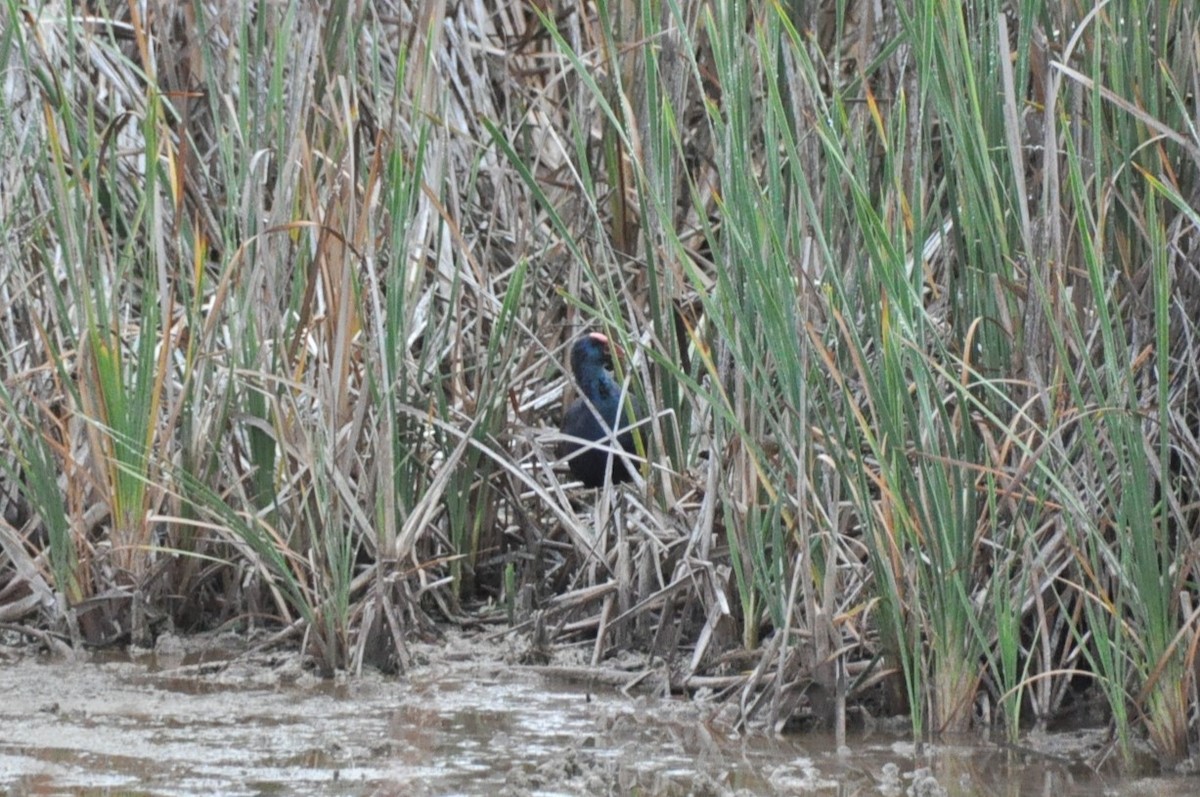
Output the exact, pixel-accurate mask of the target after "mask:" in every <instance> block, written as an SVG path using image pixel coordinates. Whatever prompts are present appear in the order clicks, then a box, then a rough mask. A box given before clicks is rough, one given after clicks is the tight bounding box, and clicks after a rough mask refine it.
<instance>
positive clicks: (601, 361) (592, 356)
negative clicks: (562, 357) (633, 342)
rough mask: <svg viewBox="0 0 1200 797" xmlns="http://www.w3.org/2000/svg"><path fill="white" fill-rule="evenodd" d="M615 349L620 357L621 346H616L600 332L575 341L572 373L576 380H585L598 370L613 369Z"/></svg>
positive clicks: (572, 351) (572, 354)
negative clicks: (588, 375)
mask: <svg viewBox="0 0 1200 797" xmlns="http://www.w3.org/2000/svg"><path fill="white" fill-rule="evenodd" d="M613 349H616V351H617V354H618V355H619V354H620V353H621V349H620V347H619V346H614V345H613V344H612V343H610V342H609V340H608V338H607V337H605V336H604V335H602V334H601V333H599V332H592V333H591V334H588V335H584V336H583V337H582V338H580V339H579V340H577V341H575V345H574V346H573V347H572V348H571V371H572V372H573V373H574V374H575V378H576V379H583V378H584V377H585V376H586V375H587V374H589V373H592V372H594V371H595V369H597V368H601V369H605V370H607V369H611V368H612V367H613Z"/></svg>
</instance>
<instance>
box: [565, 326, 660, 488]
mask: <svg viewBox="0 0 1200 797" xmlns="http://www.w3.org/2000/svg"><path fill="white" fill-rule="evenodd" d="M611 367H612V346H611V344H609V342H608V338H607V337H605V336H604V335H602V334H601V333H599V332H592V333H590V334H588V335H584V336H583V337H582V338H580V339H579V340H577V341H575V345H574V346H572V347H571V373H572V374H573V375H574V377H575V384H576V385H577V386H578V387H579V392H580V393H581V394H582V395H580V397H579V398H577V399H575V401H573V402H571V406H569V407H567V412H566V414H565V415H564V416H563V424H562V433H563V434H564V435H569V436H571V437H577V438H581V439H583V440H589V441H593V442H596V443H598V444H599V445H600V446H603V447H601V448H588V447H586V446H585V445H583V444H582V443H579V442H577V441H575V440H563V441H562V442H561V443H559V445H558V455H559V457H562V458H565V459H566V460H567V467H569V468H570V469H571V473H572V475H574V476H575V478H576V479H578V480H579V481H581V482H583V484H584V486H585V487H601V486H603V485H604V480H605V476H606V475H607V474H608V472H609V461H610V460H611V461H612V481H613V484H619V483H621V482H627V481H630V480H631V479H632V478H633V474H632V471H631V468H632V467H633V466H632V465H631V464H630V463H629V462H627V461H626V459H625V457H621V456H617V457H613V456H612V455H611V454H610V452H609V451H607V450H605V447H606V448H608V449H611V448H612V441H611V434H612V430H613V429H618V430H619V429H624V431H622V432H621V433H620V434H618V435H617V441H618V442H620V444H621V448H623V449H625V451H627V452H629V453H630V454H635V455H636V454H637V447H636V445H635V444H634V440H633V430H632V429H630V428H628V427H630V426H631V425H633V424H636V422H637V421H638V420H640V419H641V417H642V416H643V414H644V413H643V412H642V408H641V405H640V402H638V401H637V400H636V399H631V398H630V399H626V401H627V402H628V403H627V404H626V407H627V408H631V409H632V410H633V416H634V418H633V419H632V421H631V419H630V417H629V413H628V412H625V411H622V409H621V405H620V401H621V388H620V386H619V385H618V384H617V383H616V380H614V379H613V378H612V375H611V374H609V372H608V369H610V368H611Z"/></svg>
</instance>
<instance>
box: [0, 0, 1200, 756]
mask: <svg viewBox="0 0 1200 797" xmlns="http://www.w3.org/2000/svg"><path fill="white" fill-rule="evenodd" d="M1197 25H1198V22H1197V18H1196V11H1195V9H1194V8H1193V7H1192V6H1191V5H1190V4H1188V3H1178V2H1170V1H1169V0H1129V2H1124V3H1119V4H1118V3H1100V4H1093V3H1090V2H1088V3H1081V2H1058V1H1057V0H1054V1H1051V0H1012V1H1011V2H1000V0H970V1H969V2H965V3H946V2H939V1H938V0H902V1H901V2H890V1H889V2H883V3H870V2H803V1H802V0H798V1H797V2H790V3H781V4H770V3H768V4H762V3H758V4H755V3H750V4H746V3H740V2H732V1H731V2H716V1H715V0H714V1H713V2H699V1H695V0H680V2H666V3H663V2H652V1H651V0H644V2H641V3H633V2H625V3H612V2H609V0H597V2H591V3H583V4H571V3H564V4H558V5H555V4H546V3H532V4H522V3H516V4H512V3H491V2H483V3H474V4H472V3H452V2H426V3H409V2H403V1H397V2H393V1H392V0H381V1H380V2H371V3H352V2H348V0H333V2H330V3H312V2H299V0H290V1H285V2H275V3H235V2H226V1H225V0H214V1H213V2H208V3H145V4H139V3H124V2H112V1H111V0H110V1H108V2H92V3H87V4H69V3H61V2H44V3H37V4H29V5H27V6H20V5H18V4H9V5H7V6H6V8H5V10H4V11H3V23H2V24H0V74H3V75H4V81H3V95H2V101H0V149H2V151H3V152H4V153H5V157H4V158H3V159H2V161H0V434H2V435H3V438H2V439H3V445H4V448H5V450H4V455H3V456H2V457H0V510H2V513H3V523H2V524H0V622H3V623H4V627H5V628H6V629H8V630H9V631H10V632H19V633H23V634H25V635H27V636H29V637H36V638H39V639H41V640H43V641H44V642H45V643H46V644H48V645H58V644H67V645H75V646H79V645H101V646H102V645H111V644H117V643H121V644H125V643H129V642H133V643H137V644H150V643H152V641H153V639H154V638H155V636H156V635H158V634H160V633H162V632H163V631H165V630H167V629H178V630H180V631H185V632H186V631H194V630H205V629H215V628H247V627H251V626H266V627H268V628H270V629H273V630H275V631H277V633H278V639H279V641H280V642H286V643H289V644H292V645H294V646H296V647H297V648H299V649H301V650H302V651H303V652H304V653H305V654H306V655H308V656H310V657H311V660H312V661H313V662H314V663H315V664H316V666H317V667H318V668H319V670H321V671H322V672H324V673H332V672H334V671H337V670H343V669H345V670H351V671H357V670H360V669H361V668H362V667H364V666H367V665H369V666H373V667H379V668H382V669H385V670H389V671H391V670H396V669H403V668H404V667H405V666H406V665H407V660H408V653H407V648H406V643H407V641H408V640H410V639H412V635H414V634H421V633H425V632H427V631H428V629H430V628H431V627H433V626H434V625H435V624H437V623H443V622H451V623H470V624H476V623H480V622H485V623H496V624H497V628H498V629H499V628H501V627H503V624H505V623H507V624H511V625H512V627H513V629H514V630H513V633H520V634H528V635H529V636H530V639H531V640H533V641H534V643H535V644H533V645H531V656H536V655H537V651H538V650H539V649H540V648H544V647H545V646H555V645H569V644H576V645H583V646H586V648H587V650H588V651H589V655H588V661H589V662H590V664H592V665H596V666H599V665H602V664H603V663H604V662H605V661H606V660H607V659H608V658H609V657H610V656H612V655H614V654H617V653H626V654H633V655H636V656H641V657H643V658H644V660H645V661H646V662H647V667H648V668H656V669H657V670H659V671H661V672H663V673H665V675H666V683H667V685H668V686H669V688H672V689H675V690H680V691H691V690H696V689H706V690H712V692H713V693H715V695H716V697H717V698H718V699H721V700H725V701H728V702H729V703H730V704H731V705H735V706H736V707H737V709H738V712H739V716H740V717H741V721H742V722H746V723H755V724H765V725H768V726H771V727H785V726H794V725H798V724H799V725H803V724H821V725H833V726H835V727H837V726H840V725H841V724H842V722H843V719H844V716H845V710H846V707H847V706H848V707H849V709H850V713H851V718H852V719H853V718H854V716H857V715H863V716H865V715H866V714H872V715H878V714H881V713H886V714H895V713H905V714H907V715H908V716H909V717H911V720H910V723H911V727H912V730H913V732H914V733H915V734H918V735H924V734H926V733H928V732H942V731H957V730H962V729H965V728H968V727H971V726H972V725H981V724H982V725H990V726H994V727H996V728H998V729H1000V730H1001V731H1002V733H1004V734H1007V735H1009V736H1010V737H1012V738H1016V736H1017V735H1018V734H1019V733H1020V732H1021V730H1022V728H1024V727H1027V726H1028V724H1029V723H1030V722H1034V721H1040V722H1049V721H1053V720H1055V719H1058V718H1061V717H1064V716H1066V715H1068V714H1069V713H1070V712H1072V711H1076V710H1078V709H1080V708H1081V707H1085V708H1087V709H1088V710H1092V709H1094V708H1095V706H1096V705H1099V706H1100V707H1101V709H1102V716H1103V718H1104V720H1105V721H1106V722H1109V723H1110V724H1111V727H1112V729H1113V731H1114V740H1115V749H1116V750H1117V751H1119V753H1120V754H1121V757H1122V758H1124V759H1125V760H1127V761H1128V760H1132V757H1133V753H1134V750H1135V748H1136V746H1137V744H1138V743H1139V741H1142V740H1144V741H1145V742H1147V743H1148V744H1149V747H1150V749H1152V750H1153V751H1154V754H1155V755H1156V756H1157V757H1158V759H1159V760H1161V761H1163V762H1165V763H1176V762H1180V761H1183V760H1185V759H1187V758H1188V757H1189V756H1190V755H1191V754H1192V753H1193V752H1194V750H1195V745H1196V744H1197V741H1200V736H1198V731H1197V721H1198V719H1197V718H1200V705H1198V702H1197V701H1198V695H1197V684H1196V672H1197V658H1196V657H1197V643H1198V641H1200V636H1198V635H1197V618H1198V617H1200V602H1198V601H1197V594H1198V591H1197V584H1196V579H1197V573H1196V565H1197V543H1196V536H1197V535H1196V528H1197V520H1198V513H1200V491H1198V490H1197V487H1196V485H1197V484H1198V479H1197V470H1198V468H1200V445H1198V442H1197V436H1198V434H1200V418H1198V415H1197V395H1198V391H1200V368H1198V366H1200V362H1198V359H1197V351H1200V348H1198V347H1197V345H1196V343H1195V340H1196V333H1197V328H1196V320H1197V319H1198V318H1200V273H1198V271H1197V268H1198V266H1200V246H1198V245H1197V243H1198V242H1197V234H1198V231H1200V214H1198V212H1197V210H1196V208H1197V206H1198V202H1200V200H1198V197H1200V182H1198V180H1197V175H1198V167H1200V133H1198V132H1197V130H1198V119H1200V117H1198V112H1197V102H1196V100H1197V92H1198V91H1200V89H1198V87H1200V65H1198V63H1197V58H1200V32H1198V27H1197ZM591 331H599V332H603V333H604V334H605V335H607V337H608V338H609V339H610V340H612V341H613V342H614V343H617V344H619V345H620V346H621V348H622V349H623V350H624V351H625V352H626V354H627V358H626V359H625V360H624V361H623V362H621V363H618V365H619V366H620V367H619V368H618V373H617V374H616V377H617V379H618V381H619V382H620V383H621V384H622V385H623V386H624V389H625V390H627V391H628V392H629V393H630V394H631V395H633V396H635V397H636V398H637V401H639V402H640V405H639V406H643V407H645V408H646V410H647V413H646V416H645V417H646V419H647V422H646V423H645V424H644V426H643V427H641V429H640V433H639V435H638V438H639V441H640V445H641V450H642V451H643V452H644V454H645V456H644V460H645V462H644V464H643V467H642V468H641V469H640V472H639V473H638V474H631V475H632V476H633V477H634V478H633V479H632V482H631V483H630V484H626V485H620V486H618V487H613V486H611V485H609V486H607V487H603V488H600V489H597V490H584V489H580V488H579V487H577V486H576V487H572V486H571V485H570V483H569V480H568V479H569V477H568V475H567V471H566V470H565V468H564V467H563V465H562V463H561V462H559V461H556V458H555V454H554V452H555V450H556V447H557V444H558V443H559V442H560V440H561V438H560V436H559V435H558V432H557V429H558V425H559V421H560V419H561V413H562V408H563V406H564V405H565V403H566V402H569V401H570V400H571V399H572V398H573V397H574V396H573V395H572V393H573V391H572V389H571V388H570V386H569V379H568V378H566V376H565V371H564V369H565V367H566V359H567V356H568V355H567V352H568V350H569V346H570V344H571V343H572V342H573V341H574V340H575V339H576V338H577V337H579V336H580V335H582V334H584V333H585V332H591Z"/></svg>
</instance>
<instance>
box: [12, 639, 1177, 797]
mask: <svg viewBox="0 0 1200 797" xmlns="http://www.w3.org/2000/svg"><path fill="white" fill-rule="evenodd" d="M246 648H247V642H246V640H244V639H240V638H236V637H224V638H222V637H218V638H214V639H208V640H203V641H201V642H198V641H196V640H191V641H187V642H185V641H183V640H170V639H169V640H167V642H166V643H165V644H160V646H159V649H158V650H157V652H155V651H141V652H138V653H135V654H134V655H126V654H121V655H118V656H114V655H94V656H92V657H90V658H89V659H88V660H86V661H70V662H66V661H49V660H44V659H41V658H38V657H31V656H29V655H25V654H23V653H14V652H12V651H5V650H4V649H0V656H3V663H0V790H4V791H7V792H8V793H10V794H16V795H24V794H39V795H45V794H71V795H100V794H134V795H167V794H170V795H212V794H228V795H267V794H301V795H460V794H461V795H477V794H486V795H493V796H494V797H507V796H510V795H511V796H512V797H524V796H525V795H539V797H550V796H551V795H626V794H643V795H734V796H740V795H751V794H785V795H786V794H796V795H809V794H811V795H837V796H838V797H846V796H848V795H860V794H861V795H884V797H901V795H904V796H905V797H907V796H908V795H922V796H924V795H929V796H930V797H933V796H934V795H946V796H947V797H950V796H952V795H954V796H961V797H976V796H977V795H993V794H1004V795H1026V794H1028V795H1034V794H1037V795H1054V797H1075V796H1076V795H1078V796H1079V797H1083V795H1088V797H1090V796H1091V795H1097V794H1106V795H1112V796H1113V797H1124V796H1125V795H1129V796H1130V797H1132V796H1133V795H1137V797H1154V796H1155V795H1157V797H1183V795H1188V796H1189V797H1190V796H1191V795H1195V794H1197V793H1200V779H1196V778H1189V777H1183V776H1173V777H1161V778H1152V779H1136V780H1126V781H1115V780H1112V779H1105V778H1101V777H1099V776H1097V775H1096V774H1095V773H1094V772H1093V771H1092V770H1091V769H1089V768H1088V767H1087V766H1085V765H1084V764H1083V763H1082V762H1083V761H1084V760H1086V758H1087V757H1088V756H1090V755H1093V754H1094V753H1095V751H1096V750H1097V749H1100V747H1101V746H1102V743H1103V732H1102V731H1101V730H1091V731H1077V732H1074V733H1072V734H1057V735H1054V736H1052V737H1046V738H1041V739H1038V738H1032V739H1030V740H1029V743H1030V744H1029V746H1028V747H1027V748H1025V749H1022V750H1011V749H1005V748H1002V747H999V746H996V745H987V744H982V743H980V742H979V740H978V739H972V740H969V741H964V742H962V743H957V744H955V743H949V744H940V745H937V746H933V747H929V748H927V749H926V750H925V751H923V752H921V753H919V754H918V752H917V751H916V749H915V748H914V746H913V745H912V744H911V743H909V742H907V741H905V739H904V738H902V737H900V736H895V735H885V734H879V733H875V734H872V735H859V736H857V737H852V738H851V739H849V740H848V741H849V745H848V749H845V750H842V751H840V752H839V751H837V750H835V749H834V748H833V744H832V739H831V738H829V737H827V736H824V735H820V734H805V735H802V736H799V735H798V736H785V737H770V736H766V735H760V734H750V735H738V734H734V733H732V732H731V731H730V730H729V727H728V724H727V723H726V722H725V721H724V719H723V717H722V714H721V712H719V711H717V710H716V709H714V708H713V707H712V706H709V705H706V704H704V703H703V702H696V701H686V700H680V699H669V698H667V699H664V698H656V697H646V696H629V695H627V694H623V693H622V692H620V691H617V690H613V689H611V688H609V687H604V688H599V687H597V688H588V686H587V684H585V683H578V682H575V681H568V680H564V679H560V678H549V677H547V676H546V675H544V674H542V672H539V671H534V670H531V669H527V668H522V667H520V666H517V665H514V664H512V663H511V662H512V661H515V660H516V659H517V658H519V651H516V650H514V649H511V648H509V647H507V646H506V645H504V644H502V643H501V644H497V643H486V642H482V641H480V640H479V639H465V638H450V639H448V640H443V641H441V642H439V643H437V644H431V645H425V646H422V647H420V648H418V649H417V650H415V653H416V657H417V659H418V661H420V662H421V663H420V664H419V665H418V666H416V667H414V668H413V669H412V670H411V671H410V672H409V673H408V674H406V675H405V676H403V677H399V678H397V677H387V676H383V675H379V674H377V673H371V672H367V673H364V674H363V675H362V676H361V677H355V678H346V677H343V678H337V679H334V680H322V679H320V678H318V677H316V676H315V675H313V674H312V673H310V672H309V671H307V670H306V669H305V668H304V667H303V666H302V664H301V659H300V658H299V657H297V656H296V655H295V654H292V653H279V654H274V655H264V654H253V655H247V654H246V652H245V651H246ZM1035 748H1036V749H1035Z"/></svg>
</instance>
